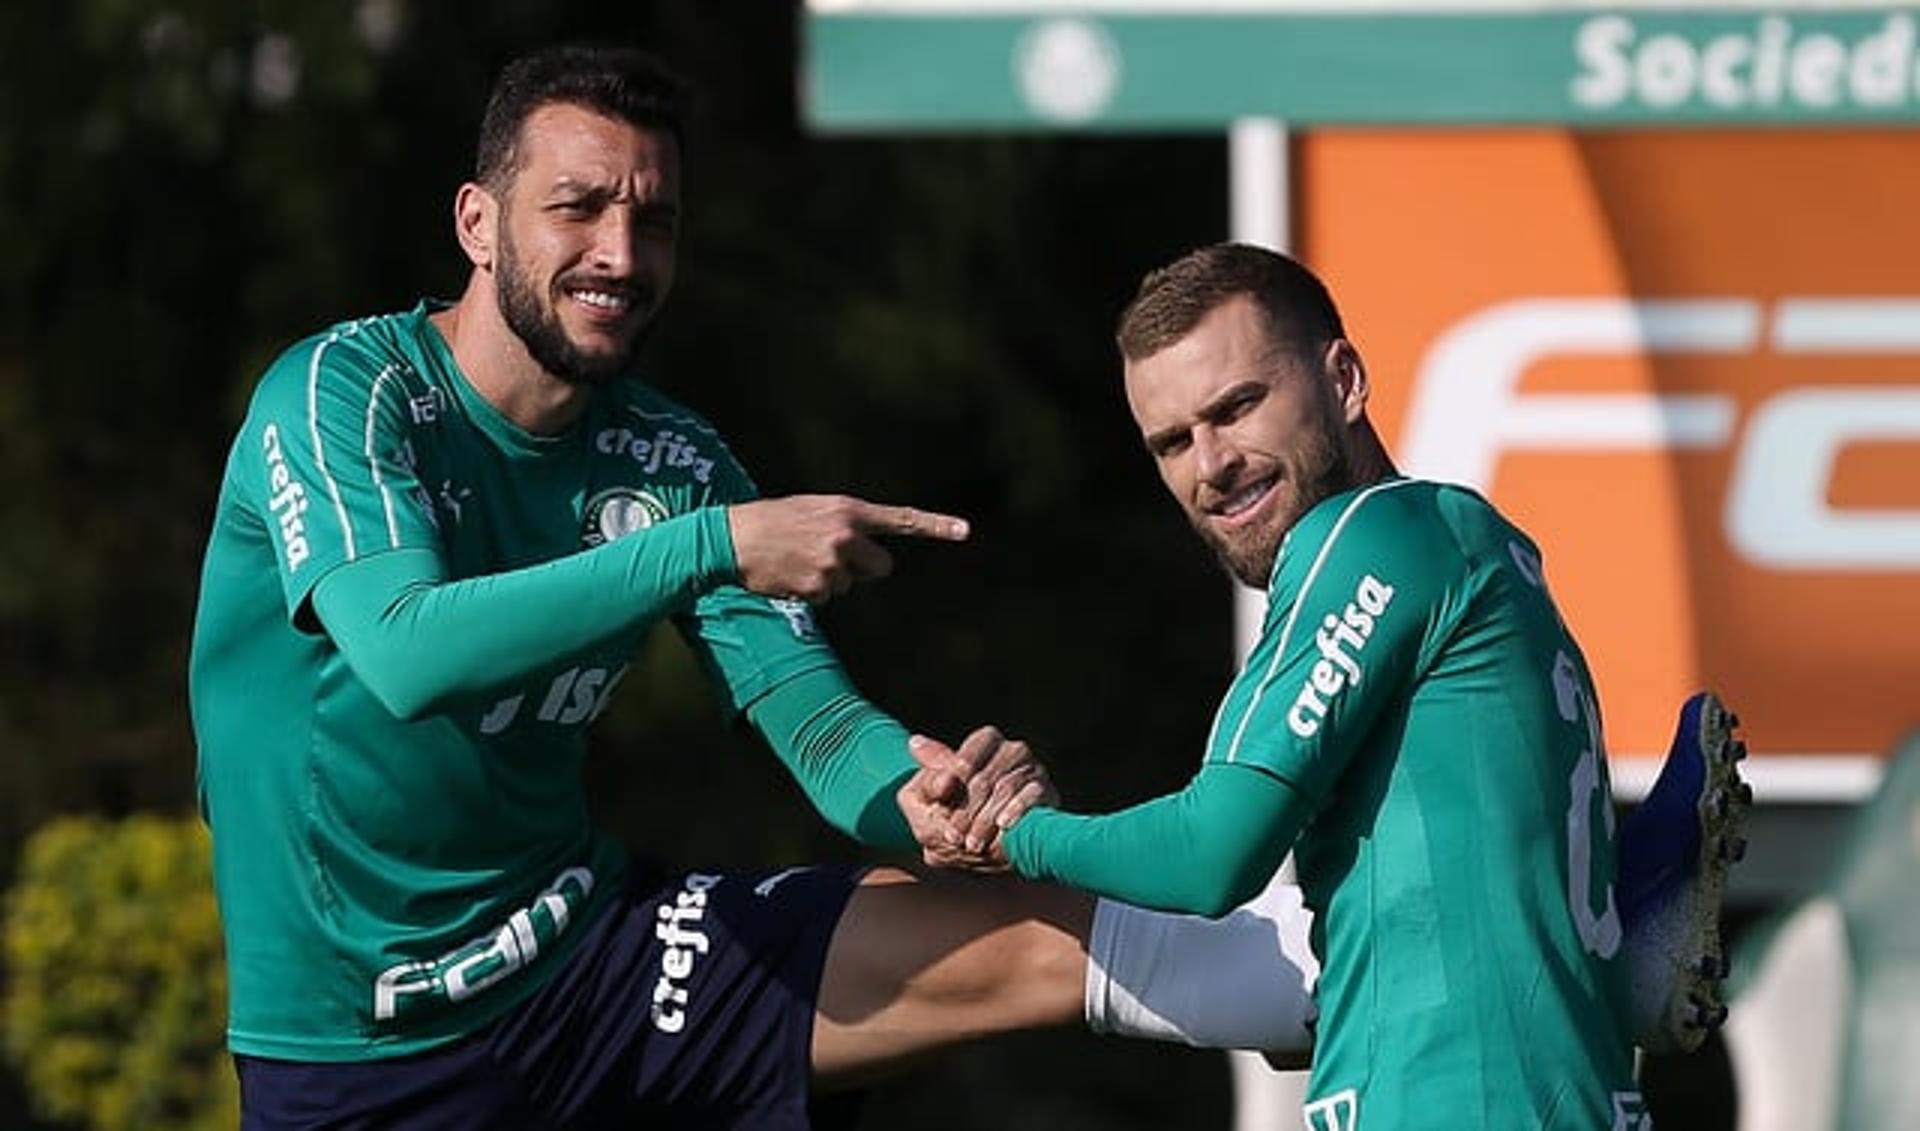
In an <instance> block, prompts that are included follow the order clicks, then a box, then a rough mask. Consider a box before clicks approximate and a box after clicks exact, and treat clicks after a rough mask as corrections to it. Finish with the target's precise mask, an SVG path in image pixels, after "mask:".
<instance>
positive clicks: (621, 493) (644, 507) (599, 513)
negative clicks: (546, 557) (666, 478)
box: [580, 487, 673, 546]
mask: <svg viewBox="0 0 1920 1131" xmlns="http://www.w3.org/2000/svg"><path fill="white" fill-rule="evenodd" d="M672 513H673V512H672V511H670V510H668V509H667V504H665V503H663V502H661V501H660V497H659V496H658V495H655V494H654V493H653V492H651V491H642V490H640V489H639V488H637V487H609V488H607V489H606V490H604V491H600V492H597V493H595V494H594V496H593V497H592V498H591V499H588V500H587V506H586V513H585V514H584V515H583V516H582V521H581V524H580V525H581V530H580V541H581V542H582V543H584V544H585V545H587V546H600V545H604V544H605V543H608V542H611V541H613V540H614V539H615V538H621V537H624V536H626V535H628V534H632V533H633V532H634V531H636V530H645V529H646V528H647V527H649V526H652V525H653V524H654V523H656V522H661V521H664V520H665V519H666V518H668V517H669V516H670V515H672Z"/></svg>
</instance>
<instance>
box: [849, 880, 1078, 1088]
mask: <svg viewBox="0 0 1920 1131" xmlns="http://www.w3.org/2000/svg"><path fill="white" fill-rule="evenodd" d="M1092 923H1093V899H1092V897H1091V896H1087V895H1084V894H1081V893H1079V892H1074V891H1069V890H1067V889H1065V888H1056V887H1051V886H1048V885H1044V884H1034V883H1027V882H1024V881H1020V880H1014V879H1010V878H1007V879H1003V878H984V879H983V878H975V877H966V876H962V877H953V878H948V877H932V878H921V877H916V876H913V875H910V874H908V873H906V872H903V871H900V870H898V869H894V868H879V869H875V870H874V871H872V872H870V873H868V875H867V876H866V878H865V880H864V881H863V882H862V883H861V885H860V887H858V888H857V889H855V891H854V893H853V896H852V898H851V899H849V900H848V902H847V907H846V910H845V911H844V912H843V913H842V914H841V916H840V922H839V924H838V926H836V927H835V928H834V933H833V941H832V943H831V944H830V945H829V946H828V948H827V964H826V970H825V971H824V972H823V974H822V975H821V980H820V993H819V998H818V1004H817V1006H816V1013H815V1018H814V1028H813V1071H814V1077H815V1079H816V1080H817V1081H818V1082H819V1083H820V1084H821V1085H822V1086H824V1087H834V1086H848V1085H855V1084H859V1083H862V1082H864V1081H865V1080H867V1079H870V1078H872V1077H873V1076H877V1075H879V1074H881V1073H882V1072H883V1071H885V1070H886V1069H888V1068H890V1067H894V1066H897V1065H898V1064H899V1063H900V1062H901V1061H903V1060H906V1059H907V1058H910V1057H912V1056H914V1055H916V1054H919V1053H925V1052H928V1051H931V1050H933V1049H936V1048H940V1047H942V1046H946V1045H951V1044H954V1043H956V1042H958V1041H964V1040H968V1039H971V1038H974V1037H983V1036H987V1035H989V1034H993V1033H1005V1032H1012V1031H1015V1030H1019V1029H1036V1028H1043V1027H1048V1026H1055V1025H1070V1024H1074V1023H1077V1022H1078V1021H1080V1019H1081V1010H1082V1003H1083V1000H1084V996H1085V992H1086V991H1085V985H1086V965H1087V955H1086V949H1085V945H1084V940H1085V939H1086V937H1087V932H1088V931H1089V930H1090V929H1091V927H1092Z"/></svg>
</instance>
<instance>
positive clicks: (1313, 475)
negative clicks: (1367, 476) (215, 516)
mask: <svg viewBox="0 0 1920 1131" xmlns="http://www.w3.org/2000/svg"><path fill="white" fill-rule="evenodd" d="M1302 455H1303V458H1302V460H1301V465H1302V466H1301V467H1300V473H1299V475H1298V477H1297V480H1296V483H1297V487H1298V490H1297V491H1296V492H1295V494H1296V497H1297V499H1298V501H1299V507H1300V510H1299V513H1297V514H1295V515H1294V516H1293V519H1292V521H1291V522H1288V523H1287V524H1286V525H1285V526H1282V527H1280V528H1279V529H1268V528H1264V527H1263V528H1261V529H1259V530H1250V531H1247V533H1248V534H1249V535H1252V537H1249V538H1247V539H1245V540H1241V541H1229V540H1228V539H1225V538H1222V537H1220V535H1219V534H1218V533H1217V532H1216V531H1214V529H1213V528H1212V527H1210V526H1207V525H1205V524H1204V523H1203V521H1202V520H1201V519H1200V517H1199V516H1197V515H1196V516H1194V519H1193V528H1194V530H1195V531H1196V532H1197V533H1199V535H1200V540H1201V541H1203V542H1205V543H1206V544H1207V548H1208V549H1209V550H1212V551H1213V556H1214V557H1215V558H1216V559H1218V561H1219V562H1220V565H1221V566H1222V567H1223V568H1224V569H1225V570H1226V571H1227V572H1228V573H1229V574H1231V575H1233V578H1234V580H1236V581H1238V582H1239V583H1240V584H1242V585H1245V586H1247V587H1248V588H1250V589H1258V590H1261V591H1262V592H1265V591H1266V588H1267V585H1268V583H1270V582H1271V581H1272V580H1273V563H1274V562H1275V561H1276V560H1277V559H1278V558H1279V557H1280V543H1281V542H1283V541H1285V540H1286V537H1287V531H1288V530H1290V529H1292V528H1293V524H1294V523H1295V522H1298V521H1300V519H1301V518H1302V517H1304V516H1305V515H1306V513H1307V512H1308V511H1310V510H1312V509H1313V508H1314V507H1316V506H1318V505H1319V504H1320V503H1321V502H1323V501H1324V500H1326V499H1329V498H1332V497H1333V496H1334V495H1337V494H1339V493H1340V492H1342V491H1344V490H1346V489H1347V488H1349V487H1351V486H1353V461H1352V460H1351V459H1350V458H1349V457H1348V456H1347V449H1346V447H1345V445H1343V444H1342V443H1341V442H1340V439H1339V437H1338V435H1337V434H1332V433H1322V434H1321V435H1319V436H1317V437H1315V438H1314V440H1313V441H1312V443H1311V444H1310V445H1309V447H1308V448H1307V450H1306V451H1305V452H1303V453H1302Z"/></svg>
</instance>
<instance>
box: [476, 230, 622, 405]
mask: <svg viewBox="0 0 1920 1131" xmlns="http://www.w3.org/2000/svg"><path fill="white" fill-rule="evenodd" d="M498 244H499V248H500V258H499V264H498V266H497V268H496V269H495V282H496V285H497V287H498V290H499V294H500V316H501V317H502V318H504V319H506V323H507V328H508V329H509V330H512V331H513V332H514V335H515V336H516V337H518V338H519V339H520V341H521V342H522V343H524V344H525V345H526V347H527V353H528V355H529V356H531V357H532V358H533V360H534V361H535V362H537V363H538V364H539V366H540V368H542V369H544V370H546V371H547V372H548V373H551V374H552V375H553V376H554V377H555V378H557V379H558V380H560V381H564V382H565V383H567V384H569V385H604V384H606V383H607V382H609V381H611V380H613V379H614V378H616V377H619V376H621V375H622V374H624V373H626V372H627V369H628V367H629V366H630V365H631V364H632V363H633V355H634V354H635V353H636V352H638V350H639V348H640V343H641V342H643V341H645V340H646V336H647V331H648V330H649V329H651V328H652V323H648V324H647V325H645V326H642V327H641V329H640V332H639V333H637V334H635V335H634V336H633V341H632V342H631V343H630V344H629V345H628V346H627V348H626V349H624V350H621V351H620V352H618V353H614V354H590V353H586V352H585V351H583V350H581V349H580V348H579V347H578V346H576V345H574V344H573V341H572V339H570V338H568V337H567V331H566V330H565V329H564V328H563V327H562V326H561V325H560V315H559V313H558V312H557V311H555V310H554V309H553V308H552V307H550V306H543V305H541V302H540V294H539V292H538V291H536V290H535V289H534V285H533V281H532V280H531V279H529V278H528V277H527V275H526V274H525V273H524V272H522V271H521V270H520V259H519V256H517V255H515V254H514V249H513V241H512V239H511V238H510V237H509V236H508V235H507V231H506V228H505V226H504V225H503V226H502V227H501V228H500V234H499V237H498ZM561 281H562V282H564V281H565V280H564V278H563V279H562V280H561ZM607 289H609V290H627V291H635V290H636V288H635V287H633V286H632V285H631V284H626V285H615V284H609V285H608V286H607ZM634 302H635V304H636V305H638V306H640V307H641V308H642V309H646V308H649V307H651V306H652V305H653V296H652V295H650V294H646V293H645V292H644V291H641V292H639V293H636V294H635V296H634Z"/></svg>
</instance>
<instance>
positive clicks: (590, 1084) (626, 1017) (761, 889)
mask: <svg viewBox="0 0 1920 1131" xmlns="http://www.w3.org/2000/svg"><path fill="white" fill-rule="evenodd" d="M861 871H862V869H859V868H851V867H818V868H804V869H791V870H788V871H784V872H773V873H764V874H758V875H746V874H741V875H719V874H713V873H699V872H694V873H689V874H687V875H685V876H683V877H681V878H680V879H679V880H678V881H677V882H668V883H667V884H665V885H664V886H662V885H659V884H657V883H652V882H649V881H642V880H638V879H636V880H635V881H634V882H633V883H630V884H629V885H628V888H627V890H626V891H625V892H624V893H622V896H621V898H620V899H619V900H617V901H616V903H615V904H614V906H613V907H611V908H609V909H607V911H606V912H605V913H604V914H602V915H601V916H600V918H599V920H598V921H597V922H596V923H594V924H593V925H592V926H591V927H590V928H589V929H588V932H587V936H586V937H585V938H584V939H582V940H581V945H580V947H579V949H578V950H576V951H575V952H574V953H573V954H572V955H570V956H569V957H568V959H567V961H566V963H565V965H563V966H562V967H561V968H560V970H558V971H557V972H556V973H555V974H554V975H553V976H552V977H551V978H550V979H549V980H548V981H547V983H546V985H544V986H542V987H541V988H540V990H539V991H538V992H537V993H535V994H534V996H533V997H532V998H530V999H529V1000H528V1001H526V1002H525V1003H523V1004H522V1005H521V1006H520V1007H519V1008H517V1009H515V1010H514V1011H513V1012H511V1013H509V1014H508V1015H507V1016H505V1017H503V1018H501V1019H500V1020H498V1021H496V1022H494V1023H493V1024H491V1025H489V1026H488V1027H487V1028H485V1029H483V1030H481V1031H480V1032H478V1033H475V1034H473V1035H472V1036H469V1037H464V1038H462V1039H460V1040H458V1041H455V1042H453V1043H452V1044H449V1045H444V1046H441V1047H439V1048H436V1049H432V1050H430V1051H428V1052H424V1053H418V1054H415V1055H412V1056H404V1057H396V1058H393V1059H391V1060H378V1061H366V1062H359V1063H350V1064H327V1063H318V1062H303V1061H285V1060H268V1059H264V1058H261V1057H253V1056H236V1057H235V1058H234V1061H235V1064H236V1065H237V1067H238V1070H239V1074H240V1106H241V1112H242V1115H241V1127H242V1128H243V1129H244V1131H291V1129H295V1128H298V1129H301V1131H320V1129H322V1128H325V1129H328V1131H348V1129H362V1128H364V1129H367V1131H372V1129H374V1128H379V1129H382V1131H387V1129H393V1131H429V1129H432V1131H441V1129H444V1131H491V1129H495V1128H498V1129H499V1131H508V1129H513V1131H544V1129H552V1131H561V1129H565V1131H575V1129H587V1128H601V1127H607V1128H614V1127H618V1128H623V1129H625V1128H636V1127H673V1128H688V1129H694V1128H702V1129H704V1128H714V1129H720V1128H767V1129H772V1131H784V1129H794V1131H804V1129H805V1128H808V1127H809V1126H811V1124H810V1121H809V1116H808V1075H809V1068H810V1064H811V1060H812V1057H811V1050H812V1043H813V1018H814V999H815V996H816V994H817V992H818V990H819V986H820V976H821V971H822V969H823V968H824V967H825V965H826V959H827V944H828V943H829V942H831V941H832V938H833V928H834V924H836V923H837V922H839V919H840V913H841V911H842V910H843V909H844V908H845V906H846V902H847V898H848V896H849V895H851V894H852V892H853V888H854V886H855V885H856V884H857V883H858V882H859V878H860V874H861Z"/></svg>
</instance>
